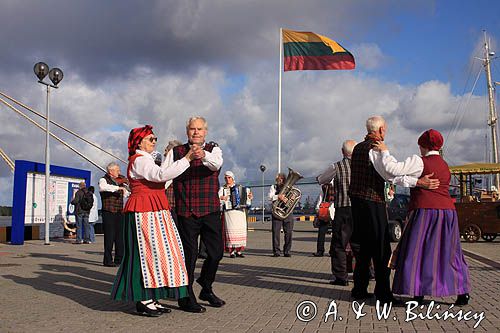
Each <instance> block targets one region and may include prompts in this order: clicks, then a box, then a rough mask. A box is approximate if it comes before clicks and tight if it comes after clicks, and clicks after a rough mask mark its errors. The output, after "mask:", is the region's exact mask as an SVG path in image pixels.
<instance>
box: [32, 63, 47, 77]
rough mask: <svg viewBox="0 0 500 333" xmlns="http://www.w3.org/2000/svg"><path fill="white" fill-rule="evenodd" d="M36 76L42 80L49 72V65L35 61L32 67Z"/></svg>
mask: <svg viewBox="0 0 500 333" xmlns="http://www.w3.org/2000/svg"><path fill="white" fill-rule="evenodd" d="M33 71H34V72H35V75H36V77H37V78H38V79H39V80H40V81H42V80H43V78H44V77H46V76H47V74H49V66H47V64H46V63H44V62H37V63H36V64H35V66H34V67H33Z"/></svg>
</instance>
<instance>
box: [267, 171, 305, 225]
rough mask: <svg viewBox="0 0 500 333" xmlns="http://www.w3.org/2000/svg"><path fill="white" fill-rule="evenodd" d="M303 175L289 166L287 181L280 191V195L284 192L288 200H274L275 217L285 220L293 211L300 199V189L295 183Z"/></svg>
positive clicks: (273, 210) (273, 212) (273, 211)
mask: <svg viewBox="0 0 500 333" xmlns="http://www.w3.org/2000/svg"><path fill="white" fill-rule="evenodd" d="M301 178H304V177H302V176H301V175H300V174H299V173H298V172H295V171H293V170H292V169H291V168H288V176H287V177H286V180H285V183H284V184H283V188H282V189H281V191H280V192H279V193H278V195H281V194H283V195H284V196H285V198H286V199H287V200H285V201H281V200H279V199H278V200H276V201H274V202H273V209H272V214H273V217H274V218H277V219H280V220H284V219H286V218H287V217H288V215H290V214H291V213H292V212H293V209H294V208H295V206H297V204H298V203H299V200H300V196H301V193H300V190H299V189H298V188H296V187H293V185H294V184H295V183H296V182H297V181H298V180H299V179H301Z"/></svg>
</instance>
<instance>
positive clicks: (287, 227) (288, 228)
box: [268, 173, 294, 257]
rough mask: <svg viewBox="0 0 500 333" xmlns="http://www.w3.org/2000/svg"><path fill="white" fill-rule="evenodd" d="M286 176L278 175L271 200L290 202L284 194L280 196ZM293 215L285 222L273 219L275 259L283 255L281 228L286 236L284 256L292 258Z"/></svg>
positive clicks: (272, 186) (270, 196)
mask: <svg viewBox="0 0 500 333" xmlns="http://www.w3.org/2000/svg"><path fill="white" fill-rule="evenodd" d="M285 180H286V176H285V174H284V173H278V174H277V175H276V184H275V185H271V188H270V189H269V195H268V197H269V200H271V201H272V202H275V201H276V200H280V201H282V202H284V203H286V202H287V201H288V199H287V198H286V197H285V195H284V194H278V193H279V192H280V191H281V189H282V188H283V185H284V184H285ZM293 222H294V218H293V214H290V215H288V216H287V218H285V219H284V220H282V219H279V218H276V217H274V216H273V217H272V234H273V257H279V256H280V255H281V252H280V233H281V228H283V232H284V234H285V239H284V241H285V244H284V246H283V255H284V256H285V257H291V256H292V255H291V254H290V250H291V249H292V233H293Z"/></svg>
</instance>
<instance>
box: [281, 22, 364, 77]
mask: <svg viewBox="0 0 500 333" xmlns="http://www.w3.org/2000/svg"><path fill="white" fill-rule="evenodd" d="M283 53H284V54H283V65H284V70H285V72H286V71H300V70H332V69H354V68H355V67H356V64H355V62H354V56H353V55H352V54H351V53H350V52H349V51H347V50H346V49H345V48H344V47H343V46H341V45H340V44H339V43H337V42H336V41H334V40H331V39H330V38H328V37H325V36H321V35H318V34H315V33H314V32H307V31H292V30H286V29H283Z"/></svg>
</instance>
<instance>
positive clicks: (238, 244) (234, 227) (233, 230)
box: [219, 171, 252, 258]
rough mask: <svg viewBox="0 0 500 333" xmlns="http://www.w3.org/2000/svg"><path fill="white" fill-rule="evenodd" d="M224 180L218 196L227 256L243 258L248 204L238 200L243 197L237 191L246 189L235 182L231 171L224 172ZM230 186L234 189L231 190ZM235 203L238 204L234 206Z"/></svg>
mask: <svg viewBox="0 0 500 333" xmlns="http://www.w3.org/2000/svg"><path fill="white" fill-rule="evenodd" d="M224 180H225V181H226V183H225V184H224V185H223V186H221V187H220V189H219V198H220V201H221V205H222V209H223V212H224V213H223V217H224V243H225V248H226V251H228V252H230V255H229V256H230V257H231V258H234V257H240V258H243V257H245V256H244V255H243V253H241V252H242V251H243V249H244V248H245V246H246V245H247V216H246V212H245V210H246V208H248V206H247V203H246V202H239V200H241V198H242V197H243V196H242V193H239V191H245V190H246V189H244V188H243V187H242V186H239V185H237V184H236V183H235V181H234V174H233V173H232V172H231V171H226V172H225V173H224ZM232 188H234V189H233V190H232V191H231V189H232ZM235 189H236V190H237V191H238V192H236V191H235ZM231 196H233V198H231ZM231 199H233V200H231ZM248 199H249V200H252V193H251V192H249V193H248ZM235 204H236V205H238V206H236V207H234V205H235Z"/></svg>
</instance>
